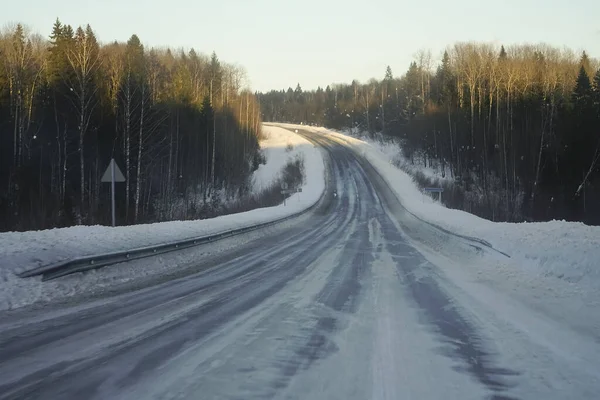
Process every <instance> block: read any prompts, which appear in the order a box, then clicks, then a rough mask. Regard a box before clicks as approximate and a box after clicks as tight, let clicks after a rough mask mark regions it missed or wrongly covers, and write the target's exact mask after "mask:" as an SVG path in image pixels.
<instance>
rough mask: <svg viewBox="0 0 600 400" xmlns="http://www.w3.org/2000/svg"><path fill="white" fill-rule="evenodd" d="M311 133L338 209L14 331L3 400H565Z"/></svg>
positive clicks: (5, 352)
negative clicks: (507, 351)
mask: <svg viewBox="0 0 600 400" xmlns="http://www.w3.org/2000/svg"><path fill="white" fill-rule="evenodd" d="M301 134H303V135H305V136H306V137H307V138H308V139H309V140H311V141H313V142H314V143H315V144H317V145H320V146H322V147H323V148H324V149H325V150H326V151H327V153H328V154H329V155H330V159H331V171H330V185H332V186H333V187H334V188H335V190H336V192H337V197H335V198H329V200H328V201H326V202H324V204H323V205H321V207H320V208H319V209H317V210H316V211H315V212H314V214H313V215H312V216H311V217H310V218H308V219H306V220H304V221H302V222H299V223H298V224H297V225H295V226H293V227H292V228H290V229H289V230H288V231H286V232H284V233H283V234H282V233H278V234H277V235H276V236H273V235H271V236H269V235H267V236H265V237H262V238H259V239H257V240H254V241H252V242H250V243H247V244H245V245H242V246H241V247H240V248H239V249H237V250H236V251H235V252H233V253H230V254H222V255H220V256H219V257H218V260H216V261H215V262H214V265H212V266H211V267H210V268H206V269H204V270H202V271H200V272H198V273H195V274H192V275H189V276H186V277H184V278H180V279H175V280H172V281H169V282H166V283H162V284H158V285H155V286H152V287H148V288H144V289H141V290H137V291H135V292H131V293H126V294H121V295H118V296H115V297H112V298H110V299H106V300H102V301H97V302H95V303H93V304H92V305H91V306H89V307H85V308H71V309H70V308H67V309H63V310H59V311H60V312H56V311H55V310H53V313H50V314H48V315H47V316H46V317H45V318H37V319H35V318H31V315H28V319H27V320H24V321H23V323H21V324H11V326H10V327H9V328H7V329H6V330H4V331H2V332H0V399H23V398H27V399H83V398H85V399H404V398H406V399H408V398H414V399H441V398H444V399H450V398H457V399H458V398H460V399H482V398H497V399H508V398H521V397H523V393H530V394H533V395H534V396H532V397H531V398H565V396H564V393H562V394H563V395H560V393H556V392H555V389H556V387H555V386H553V385H552V383H548V384H547V385H546V386H545V387H544V386H543V385H541V386H536V385H537V383H536V384H531V383H530V384H527V383H524V382H523V381H524V380H523V379H522V377H523V374H524V373H525V372H526V371H525V370H524V369H523V368H521V367H520V366H515V365H507V362H506V361H505V360H503V358H502V357H501V356H500V354H499V352H500V349H499V347H500V346H499V345H498V344H497V343H494V341H493V340H492V339H491V338H490V337H489V335H487V332H486V331H485V329H484V328H482V326H481V323H480V321H479V322H478V320H477V318H475V317H474V316H473V315H472V313H470V312H469V311H467V308H465V307H462V306H461V305H460V304H459V303H460V301H459V300H457V299H456V298H453V297H452V295H451V294H450V293H449V292H448V291H447V290H446V289H445V286H444V284H443V282H442V281H443V280H444V277H443V274H441V273H440V271H439V269H438V268H437V267H436V266H435V265H433V264H431V263H430V262H428V261H427V260H426V259H425V257H424V256H423V255H422V254H421V253H420V252H419V251H418V250H417V249H415V247H413V245H412V244H411V242H410V241H409V240H407V238H406V236H405V234H404V233H403V232H402V231H401V230H400V229H399V226H398V224H397V221H394V219H393V218H392V216H391V213H390V212H389V208H388V204H386V202H387V201H389V199H388V200H386V197H385V196H382V194H381V193H382V191H383V190H385V188H382V187H381V185H382V183H381V182H379V181H378V180H377V179H376V178H375V177H374V176H373V171H371V170H370V169H369V168H368V166H366V165H365V164H364V160H358V159H357V157H356V156H355V154H354V153H353V152H352V151H350V150H349V149H347V148H346V147H344V146H343V145H341V144H340V143H337V142H335V141H332V140H330V139H328V138H326V137H322V136H319V135H316V134H312V133H309V132H301ZM199 262H201V260H199ZM44 312H45V311H44V310H41V311H39V313H40V314H43V313H44ZM593 376H597V375H594V374H592V377H591V378H589V379H591V380H587V381H586V383H588V384H587V385H584V386H583V387H579V389H576V388H569V389H573V390H579V392H576V394H578V395H575V396H571V397H572V398H583V397H585V396H586V395H587V394H592V393H593V390H594V389H598V387H600V385H599V384H598V382H597V381H594V380H593ZM586 379H588V378H586ZM561 384H562V382H561ZM523 387H526V390H523ZM553 393H554V394H556V396H554V397H553V395H552V394H553ZM570 393H571V394H573V393H575V392H572V391H571V392H570ZM582 396H583V397H582ZM525 397H526V396H525ZM590 398H591V397H590Z"/></svg>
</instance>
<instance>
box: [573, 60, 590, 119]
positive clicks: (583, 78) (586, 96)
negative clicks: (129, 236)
mask: <svg viewBox="0 0 600 400" xmlns="http://www.w3.org/2000/svg"><path fill="white" fill-rule="evenodd" d="M591 99H592V85H591V83H590V78H589V77H588V74H587V72H586V70H585V67H584V65H583V64H581V67H580V68H579V74H578V75H577V83H576V85H575V90H573V96H572V100H573V105H574V106H575V108H576V109H581V110H583V109H585V108H588V107H589V106H590V105H591Z"/></svg>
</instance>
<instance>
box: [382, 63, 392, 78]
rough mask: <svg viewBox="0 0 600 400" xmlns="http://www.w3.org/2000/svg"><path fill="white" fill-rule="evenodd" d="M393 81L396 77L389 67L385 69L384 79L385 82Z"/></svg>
mask: <svg viewBox="0 0 600 400" xmlns="http://www.w3.org/2000/svg"><path fill="white" fill-rule="evenodd" d="M393 79H394V75H393V74H392V68H390V66H389V65H388V66H387V68H386V69H385V78H384V80H386V81H391V80H393Z"/></svg>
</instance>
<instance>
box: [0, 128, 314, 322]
mask: <svg viewBox="0 0 600 400" xmlns="http://www.w3.org/2000/svg"><path fill="white" fill-rule="evenodd" d="M264 131H265V132H266V134H267V135H268V137H269V139H267V141H266V146H267V151H266V155H267V165H266V166H264V165H263V166H262V167H264V168H262V169H260V170H259V171H257V172H258V173H257V174H256V175H255V176H254V178H255V179H256V181H257V184H259V183H261V184H265V185H266V184H268V183H270V182H272V180H273V179H275V178H276V176H277V174H278V173H279V171H280V170H281V168H282V167H283V165H285V163H286V161H287V158H285V157H283V156H282V155H283V154H285V155H287V156H289V155H291V154H292V153H291V152H288V153H286V151H285V146H286V145H287V144H288V143H292V144H293V146H294V152H293V155H294V156H295V155H297V154H301V155H302V156H303V157H304V162H305V171H306V177H305V178H306V179H305V182H304V185H303V186H302V193H295V194H293V195H292V196H291V197H290V198H289V199H288V200H287V202H286V205H285V206H284V205H279V206H276V207H268V208H262V209H256V210H252V211H248V212H244V213H239V214H231V215H225V216H221V217H217V218H211V219H205V220H197V221H171V222H160V223H154V224H143V225H135V226H123V227H114V228H113V227H107V226H98V225H97V226H74V227H70V228H60V229H48V230H42V231H29V232H7V233H0V310H2V309H8V308H16V307H19V306H23V305H26V304H30V303H32V302H34V301H35V300H36V299H37V298H38V297H39V293H40V292H41V289H40V287H39V285H41V282H39V279H38V278H30V279H20V278H17V277H16V276H15V275H16V274H18V273H20V272H23V271H25V270H28V269H31V268H34V267H38V266H40V265H46V264H50V263H53V262H57V261H61V260H65V259H69V258H72V257H77V256H85V255H91V254H98V253H103V252H110V251H118V250H126V249H131V248H136V247H142V246H148V245H153V244H159V243H165V242H171V241H176V240H183V239H186V238H191V237H198V236H204V235H209V234H213V233H217V232H222V231H227V230H231V229H236V228H241V227H245V226H249V225H254V224H257V223H261V222H268V221H273V220H275V219H278V218H282V217H286V216H288V215H291V214H294V213H297V212H299V211H302V210H305V209H306V208H308V207H310V206H312V205H313V204H315V203H316V202H317V201H318V200H319V198H320V197H321V194H322V193H323V190H324V188H325V181H324V163H323V158H322V155H321V152H320V150H319V149H317V148H315V147H314V146H313V145H312V144H311V143H310V142H308V141H307V140H305V139H304V138H302V137H300V136H298V135H296V134H294V133H292V132H290V131H288V130H285V129H281V128H276V127H268V126H265V127H264ZM278 146H280V147H278ZM278 168H279V170H278ZM24 281H29V283H27V284H25V283H24ZM32 282H37V283H35V284H33V286H32Z"/></svg>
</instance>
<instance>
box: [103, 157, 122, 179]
mask: <svg viewBox="0 0 600 400" xmlns="http://www.w3.org/2000/svg"><path fill="white" fill-rule="evenodd" d="M113 166H114V167H115V169H114V171H115V178H114V181H115V182H125V177H124V176H123V173H122V172H121V169H120V168H119V166H118V165H117V163H116V162H115V159H114V158H113V159H111V160H110V164H108V168H106V171H104V175H102V182H112V181H113V177H112V171H113V169H112V167H113Z"/></svg>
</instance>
